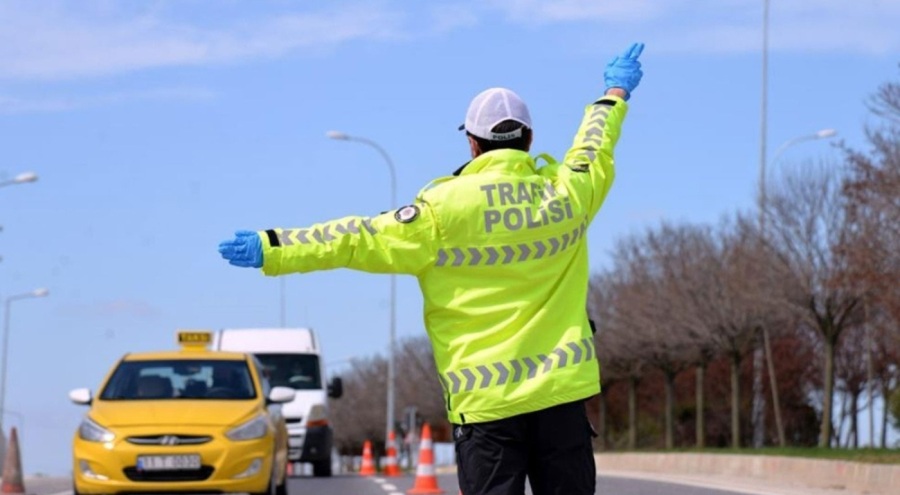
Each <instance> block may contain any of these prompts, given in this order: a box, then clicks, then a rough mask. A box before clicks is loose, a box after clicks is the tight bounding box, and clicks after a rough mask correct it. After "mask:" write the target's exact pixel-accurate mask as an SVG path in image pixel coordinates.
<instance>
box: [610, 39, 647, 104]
mask: <svg viewBox="0 0 900 495" xmlns="http://www.w3.org/2000/svg"><path fill="white" fill-rule="evenodd" d="M643 51H644V44H643V43H634V44H632V45H631V46H629V47H628V49H627V50H625V51H624V52H623V53H622V54H621V55H619V56H618V57H616V58H614V59H612V60H611V61H610V62H609V63H608V64H606V71H605V72H604V73H603V80H604V82H605V83H606V89H610V88H621V89H624V90H625V92H626V93H627V94H626V95H625V99H626V100H628V98H629V97H631V92H632V91H634V88H636V87H637V86H638V84H639V83H640V82H641V76H643V75H644V73H643V72H641V63H640V62H639V61H638V57H640V56H641V52H643Z"/></svg>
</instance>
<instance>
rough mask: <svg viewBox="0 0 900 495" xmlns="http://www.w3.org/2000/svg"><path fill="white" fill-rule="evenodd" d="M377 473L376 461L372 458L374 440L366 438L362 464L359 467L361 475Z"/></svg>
mask: <svg viewBox="0 0 900 495" xmlns="http://www.w3.org/2000/svg"><path fill="white" fill-rule="evenodd" d="M373 474H375V461H374V459H372V442H370V441H368V440H366V443H364V444H363V458H362V466H360V468H359V475H360V476H372V475H373Z"/></svg>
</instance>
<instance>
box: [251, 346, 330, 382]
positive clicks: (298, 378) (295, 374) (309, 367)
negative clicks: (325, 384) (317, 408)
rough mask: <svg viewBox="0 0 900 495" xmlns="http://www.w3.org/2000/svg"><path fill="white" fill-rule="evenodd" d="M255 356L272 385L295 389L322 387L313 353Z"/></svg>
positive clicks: (316, 358)
mask: <svg viewBox="0 0 900 495" xmlns="http://www.w3.org/2000/svg"><path fill="white" fill-rule="evenodd" d="M256 357H257V358H258V359H259V362H261V363H262V365H263V372H264V373H266V377H267V378H268V379H269V383H270V384H271V385H272V386H273V387H290V388H293V389H295V390H317V389H320V388H322V380H321V378H320V377H319V357H318V356H316V355H315V354H260V353H256Z"/></svg>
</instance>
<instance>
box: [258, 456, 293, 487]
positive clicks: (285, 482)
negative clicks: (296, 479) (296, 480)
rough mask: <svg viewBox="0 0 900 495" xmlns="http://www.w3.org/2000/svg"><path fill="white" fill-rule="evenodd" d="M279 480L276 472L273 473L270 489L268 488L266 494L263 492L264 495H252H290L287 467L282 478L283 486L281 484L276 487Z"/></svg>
mask: <svg viewBox="0 0 900 495" xmlns="http://www.w3.org/2000/svg"><path fill="white" fill-rule="evenodd" d="M273 462H274V461H273ZM277 479H278V476H276V475H275V472H274V471H273V472H272V474H271V476H269V485H268V487H267V488H266V491H264V492H262V493H254V494H252V495H288V490H287V482H288V477H287V466H285V472H284V473H283V476H282V477H281V484H280V485H276V484H275V482H276V480H277Z"/></svg>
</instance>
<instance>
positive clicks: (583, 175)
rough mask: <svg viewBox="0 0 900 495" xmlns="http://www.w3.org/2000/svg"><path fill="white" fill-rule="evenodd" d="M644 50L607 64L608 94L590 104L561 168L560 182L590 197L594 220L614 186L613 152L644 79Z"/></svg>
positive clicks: (633, 47)
mask: <svg viewBox="0 0 900 495" xmlns="http://www.w3.org/2000/svg"><path fill="white" fill-rule="evenodd" d="M643 51H644V44H643V43H633V44H632V45H631V46H629V47H628V48H627V49H626V50H625V51H624V52H623V53H622V54H621V55H619V56H617V57H615V58H613V59H612V60H611V61H610V62H609V64H607V66H606V70H605V72H604V73H603V78H604V82H605V84H606V88H607V89H606V94H605V96H603V97H602V98H600V99H599V100H597V101H596V102H595V103H593V104H591V105H588V107H587V109H586V110H585V114H584V119H583V120H582V122H581V127H579V129H578V133H577V134H575V142H574V143H573V144H572V148H571V149H570V150H569V152H568V153H566V157H565V159H564V161H563V164H564V166H563V167H561V168H560V169H559V179H561V180H563V181H564V182H567V183H571V184H572V185H573V186H575V189H576V190H578V191H579V192H581V193H582V194H583V195H584V196H585V197H586V198H587V200H586V201H587V202H588V204H589V205H590V206H589V208H590V209H589V211H590V215H591V217H593V215H595V214H596V213H597V210H599V209H600V205H601V204H603V200H604V199H605V198H606V194H607V193H608V192H609V188H610V186H612V181H613V177H614V176H615V160H614V157H613V149H614V148H615V146H616V143H617V142H618V141H619V132H620V131H621V128H622V122H623V121H624V120H625V115H626V114H627V113H628V105H627V103H626V101H628V99H629V98H630V97H631V93H632V91H634V89H635V88H637V86H638V84H640V81H641V78H642V77H643V71H641V63H640V62H639V61H638V58H639V57H640V55H641V53H642V52H643Z"/></svg>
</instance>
